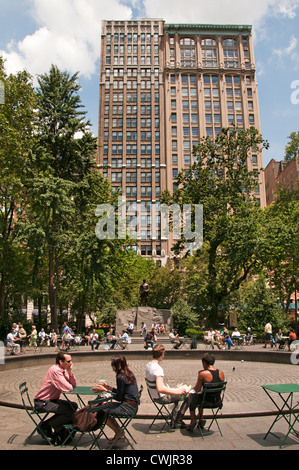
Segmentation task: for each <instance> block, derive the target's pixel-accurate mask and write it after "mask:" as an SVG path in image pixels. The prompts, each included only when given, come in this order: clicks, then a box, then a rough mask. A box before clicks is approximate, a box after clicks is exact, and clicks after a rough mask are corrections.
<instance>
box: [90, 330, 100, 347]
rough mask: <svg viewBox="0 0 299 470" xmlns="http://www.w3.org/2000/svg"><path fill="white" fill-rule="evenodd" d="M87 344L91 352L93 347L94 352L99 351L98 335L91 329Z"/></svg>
mask: <svg viewBox="0 0 299 470" xmlns="http://www.w3.org/2000/svg"><path fill="white" fill-rule="evenodd" d="M89 344H90V345H91V349H92V350H93V348H94V347H95V349H96V350H98V349H99V346H100V344H101V341H100V340H99V335H98V333H97V332H96V330H95V329H93V330H92V332H91V334H90V340H89Z"/></svg>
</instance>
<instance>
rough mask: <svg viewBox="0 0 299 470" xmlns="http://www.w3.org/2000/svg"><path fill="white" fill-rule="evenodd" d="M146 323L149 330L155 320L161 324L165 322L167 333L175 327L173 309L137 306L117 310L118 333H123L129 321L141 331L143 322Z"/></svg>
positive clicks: (116, 330)
mask: <svg viewBox="0 0 299 470" xmlns="http://www.w3.org/2000/svg"><path fill="white" fill-rule="evenodd" d="M142 322H143V323H145V324H146V327H147V331H150V330H151V327H152V324H153V323H154V322H156V323H157V325H159V323H163V325H164V326H165V332H166V334H168V333H170V330H171V329H172V328H173V320H172V311H171V310H164V309H157V308H153V307H135V308H132V309H127V310H117V312H116V326H115V332H116V334H121V332H122V330H124V329H126V328H127V326H128V324H129V323H133V325H134V331H138V332H139V331H140V328H141V323H142Z"/></svg>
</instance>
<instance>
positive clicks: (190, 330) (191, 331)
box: [186, 328, 205, 341]
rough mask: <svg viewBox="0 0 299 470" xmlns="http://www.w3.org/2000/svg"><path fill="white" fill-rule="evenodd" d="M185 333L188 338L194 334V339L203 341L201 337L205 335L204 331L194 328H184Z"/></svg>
mask: <svg viewBox="0 0 299 470" xmlns="http://www.w3.org/2000/svg"><path fill="white" fill-rule="evenodd" d="M186 335H187V336H189V338H192V336H196V339H197V340H198V341H203V337H204V335H205V332H204V331H200V330H195V329H194V328H188V329H187V330H186Z"/></svg>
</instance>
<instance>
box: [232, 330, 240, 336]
mask: <svg viewBox="0 0 299 470" xmlns="http://www.w3.org/2000/svg"><path fill="white" fill-rule="evenodd" d="M240 336H241V333H240V331H238V328H235V329H234V331H233V332H232V338H239V337H240Z"/></svg>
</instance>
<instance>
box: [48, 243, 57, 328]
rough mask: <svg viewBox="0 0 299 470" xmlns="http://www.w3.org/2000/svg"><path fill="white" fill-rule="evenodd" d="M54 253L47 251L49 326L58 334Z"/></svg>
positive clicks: (51, 249)
mask: <svg viewBox="0 0 299 470" xmlns="http://www.w3.org/2000/svg"><path fill="white" fill-rule="evenodd" d="M54 252H55V250H54V249H53V248H50V249H49V302H50V310H51V326H52V328H54V330H55V331H56V332H58V320H57V295H56V286H55V281H54V280H55V270H54Z"/></svg>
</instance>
